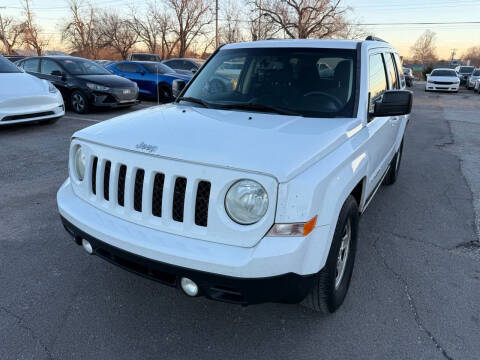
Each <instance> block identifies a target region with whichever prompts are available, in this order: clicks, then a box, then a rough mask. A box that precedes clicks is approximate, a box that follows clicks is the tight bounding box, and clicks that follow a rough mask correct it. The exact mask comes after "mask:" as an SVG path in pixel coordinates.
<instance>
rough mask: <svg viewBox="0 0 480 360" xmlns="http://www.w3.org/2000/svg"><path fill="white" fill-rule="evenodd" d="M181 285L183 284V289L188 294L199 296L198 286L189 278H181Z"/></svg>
mask: <svg viewBox="0 0 480 360" xmlns="http://www.w3.org/2000/svg"><path fill="white" fill-rule="evenodd" d="M180 285H181V286H182V290H183V291H184V292H185V294H187V295H188V296H197V294H198V286H197V284H195V283H194V282H193V281H192V280H190V279H189V278H185V277H182V279H181V280H180Z"/></svg>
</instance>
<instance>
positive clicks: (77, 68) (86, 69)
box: [61, 58, 112, 75]
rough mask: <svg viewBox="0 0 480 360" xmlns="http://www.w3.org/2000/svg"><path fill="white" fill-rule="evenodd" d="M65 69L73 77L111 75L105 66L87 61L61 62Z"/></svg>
mask: <svg viewBox="0 0 480 360" xmlns="http://www.w3.org/2000/svg"><path fill="white" fill-rule="evenodd" d="M61 63H62V65H63V67H64V68H65V69H66V70H67V71H68V72H69V73H70V74H73V75H111V74H112V73H110V72H109V71H108V70H106V69H105V68H104V67H103V66H100V65H99V64H97V63H95V62H93V61H91V60H86V59H75V58H72V59H64V60H61Z"/></svg>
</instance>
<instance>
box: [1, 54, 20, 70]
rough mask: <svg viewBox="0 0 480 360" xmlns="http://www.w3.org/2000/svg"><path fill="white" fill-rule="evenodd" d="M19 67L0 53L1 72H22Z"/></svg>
mask: <svg viewBox="0 0 480 360" xmlns="http://www.w3.org/2000/svg"><path fill="white" fill-rule="evenodd" d="M21 72H22V70H20V69H19V68H18V67H16V66H15V65H14V64H13V63H12V62H11V61H10V60H8V59H5V58H4V57H3V56H2V55H0V73H2V74H4V73H21Z"/></svg>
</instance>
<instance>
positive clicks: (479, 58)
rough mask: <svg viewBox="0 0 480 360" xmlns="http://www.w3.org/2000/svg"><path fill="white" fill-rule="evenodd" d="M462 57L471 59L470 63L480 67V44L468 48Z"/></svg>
mask: <svg viewBox="0 0 480 360" xmlns="http://www.w3.org/2000/svg"><path fill="white" fill-rule="evenodd" d="M462 58H463V59H464V60H470V65H473V66H476V67H480V46H474V47H471V48H469V49H467V51H466V52H465V54H463V57H462Z"/></svg>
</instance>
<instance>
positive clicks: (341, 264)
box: [302, 195, 359, 314]
mask: <svg viewBox="0 0 480 360" xmlns="http://www.w3.org/2000/svg"><path fill="white" fill-rule="evenodd" d="M358 220H359V215H358V205H357V202H356V201H355V199H354V197H353V196H352V195H350V196H349V197H348V198H347V200H345V203H344V204H343V206H342V210H341V211H340V215H339V217H338V221H337V225H336V227H335V233H334V235H333V240H332V245H331V247H330V252H329V253H328V258H327V262H326V264H325V267H324V268H323V269H322V270H321V271H320V273H319V274H318V277H317V278H316V279H315V280H314V285H313V288H312V290H311V291H310V293H309V294H308V295H307V297H306V298H305V299H304V300H303V302H302V305H303V306H305V307H308V308H309V309H312V310H314V311H317V312H320V313H323V314H329V313H333V312H335V311H336V310H337V309H338V308H339V307H340V306H341V305H342V303H343V301H344V300H345V297H346V295H347V292H348V288H349V286H350V279H351V277H352V272H353V265H354V263H355V252H356V248H357V234H358Z"/></svg>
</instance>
